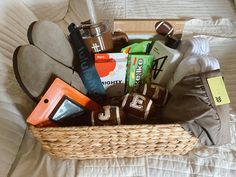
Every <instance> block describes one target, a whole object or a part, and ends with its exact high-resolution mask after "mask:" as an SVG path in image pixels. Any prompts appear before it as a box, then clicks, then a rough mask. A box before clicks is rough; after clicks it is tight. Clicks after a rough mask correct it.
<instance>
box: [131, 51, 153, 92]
mask: <svg viewBox="0 0 236 177" xmlns="http://www.w3.org/2000/svg"><path fill="white" fill-rule="evenodd" d="M152 62H153V56H152V55H129V58H128V72H127V91H131V90H137V89H139V88H140V87H142V86H143V85H144V84H145V83H148V82H150V76H151V68H152Z"/></svg>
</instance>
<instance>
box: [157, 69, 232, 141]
mask: <svg viewBox="0 0 236 177" xmlns="http://www.w3.org/2000/svg"><path fill="white" fill-rule="evenodd" d="M217 76H221V74H220V71H219V70H215V71H211V72H207V73H201V74H195V75H190V76H185V77H184V78H183V79H182V80H181V81H180V82H178V83H177V84H176V85H175V86H174V88H173V89H172V91H171V95H172V97H171V98H170V99H169V101H168V103H167V104H166V106H165V107H164V108H163V113H162V122H163V123H181V125H182V127H183V128H184V129H185V130H186V131H191V132H192V133H193V134H194V135H195V136H196V137H198V138H199V140H200V142H201V143H203V144H205V145H222V144H226V143H229V142H230V127H229V105H228V104H225V105H220V106H215V103H214V101H213V98H212V95H211V92H210V88H209V86H208V83H207V78H211V77H217Z"/></svg>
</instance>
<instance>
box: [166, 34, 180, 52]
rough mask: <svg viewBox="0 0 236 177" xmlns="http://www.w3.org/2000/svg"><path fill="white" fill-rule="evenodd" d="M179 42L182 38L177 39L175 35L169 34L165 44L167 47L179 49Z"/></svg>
mask: <svg viewBox="0 0 236 177" xmlns="http://www.w3.org/2000/svg"><path fill="white" fill-rule="evenodd" d="M179 44H180V40H179V39H177V38H175V37H174V36H170V35H168V36H167V37H166V41H165V45H166V46H167V47H170V48H172V49H177V48H178V46H179Z"/></svg>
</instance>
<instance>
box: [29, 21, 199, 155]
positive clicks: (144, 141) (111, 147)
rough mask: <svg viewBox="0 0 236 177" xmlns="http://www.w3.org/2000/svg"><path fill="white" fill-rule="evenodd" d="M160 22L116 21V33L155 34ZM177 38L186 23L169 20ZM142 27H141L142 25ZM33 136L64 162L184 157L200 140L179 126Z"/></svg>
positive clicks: (60, 130) (59, 130) (64, 130)
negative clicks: (71, 160) (146, 157)
mask: <svg viewBox="0 0 236 177" xmlns="http://www.w3.org/2000/svg"><path fill="white" fill-rule="evenodd" d="M156 21H157V20H132V21H130V20H127V21H126V20H115V21H114V31H120V30H121V31H125V32H126V33H127V34H128V35H129V34H142V33H145V34H152V35H155V31H154V30H150V29H152V28H153V27H154V26H155V23H156ZM168 22H169V23H171V24H172V26H173V27H174V29H175V34H181V33H182V31H183V26H184V21H181V20H170V21H168ZM140 24H142V25H140ZM30 129H31V131H32V133H33V134H34V136H35V137H36V138H37V139H38V141H40V142H41V144H42V146H43V148H44V150H46V151H47V152H48V153H49V154H50V155H52V156H54V157H57V158H64V159H96V158H117V157H118V158H122V157H137V156H144V155H184V154H186V153H188V152H189V151H190V150H192V149H193V147H194V146H195V144H196V143H197V141H198V139H197V138H195V137H193V136H192V135H190V134H189V133H188V132H186V131H185V130H184V129H183V128H181V126H180V125H178V124H170V125H121V126H94V127H50V128H48V127H47V128H37V127H34V126H30Z"/></svg>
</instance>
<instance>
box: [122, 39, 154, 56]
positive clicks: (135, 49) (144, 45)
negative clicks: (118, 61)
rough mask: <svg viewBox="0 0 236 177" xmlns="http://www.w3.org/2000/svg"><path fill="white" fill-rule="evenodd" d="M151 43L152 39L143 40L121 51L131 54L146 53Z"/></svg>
mask: <svg viewBox="0 0 236 177" xmlns="http://www.w3.org/2000/svg"><path fill="white" fill-rule="evenodd" d="M151 43H152V41H143V42H140V43H134V44H131V45H129V46H127V47H125V48H123V49H121V51H122V52H123V53H129V54H145V53H146V52H147V49H148V47H149V45H151Z"/></svg>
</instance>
